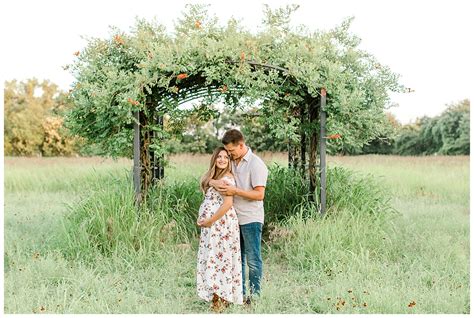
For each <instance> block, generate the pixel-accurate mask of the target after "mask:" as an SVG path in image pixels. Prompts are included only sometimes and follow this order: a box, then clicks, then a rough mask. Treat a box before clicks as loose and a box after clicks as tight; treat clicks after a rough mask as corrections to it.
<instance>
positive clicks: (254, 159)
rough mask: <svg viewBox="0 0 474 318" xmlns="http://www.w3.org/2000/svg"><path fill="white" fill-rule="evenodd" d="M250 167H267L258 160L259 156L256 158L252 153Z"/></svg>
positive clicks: (260, 159)
mask: <svg viewBox="0 0 474 318" xmlns="http://www.w3.org/2000/svg"><path fill="white" fill-rule="evenodd" d="M251 166H257V167H262V166H264V167H265V168H266V167H267V165H266V164H265V162H264V161H263V160H262V158H260V157H259V156H257V155H256V154H254V153H252V158H251Z"/></svg>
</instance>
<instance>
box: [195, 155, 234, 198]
mask: <svg viewBox="0 0 474 318" xmlns="http://www.w3.org/2000/svg"><path fill="white" fill-rule="evenodd" d="M221 151H225V152H226V153H227V156H229V153H228V152H227V150H225V148H224V147H217V148H216V149H215V150H214V153H213V154H212V157H211V162H210V164H209V170H208V171H207V172H206V173H205V174H204V175H203V176H202V178H201V191H202V192H204V193H206V192H207V189H209V181H210V180H211V179H214V180H218V179H220V178H222V177H223V176H224V175H225V174H226V173H229V172H232V165H231V163H230V156H229V163H228V164H227V167H226V168H225V169H220V168H218V167H217V166H216V161H217V156H218V155H219V153H220V152H221Z"/></svg>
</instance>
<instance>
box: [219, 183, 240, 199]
mask: <svg viewBox="0 0 474 318" xmlns="http://www.w3.org/2000/svg"><path fill="white" fill-rule="evenodd" d="M216 190H217V189H216ZM219 193H220V194H222V195H227V196H231V195H236V194H237V188H236V187H234V186H230V185H229V186H224V187H222V191H219Z"/></svg>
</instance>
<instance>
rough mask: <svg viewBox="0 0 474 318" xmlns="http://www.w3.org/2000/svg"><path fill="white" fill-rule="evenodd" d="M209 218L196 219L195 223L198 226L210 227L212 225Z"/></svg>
mask: <svg viewBox="0 0 474 318" xmlns="http://www.w3.org/2000/svg"><path fill="white" fill-rule="evenodd" d="M212 223H213V222H211V219H205V220H198V221H197V225H198V226H199V227H211V226H212Z"/></svg>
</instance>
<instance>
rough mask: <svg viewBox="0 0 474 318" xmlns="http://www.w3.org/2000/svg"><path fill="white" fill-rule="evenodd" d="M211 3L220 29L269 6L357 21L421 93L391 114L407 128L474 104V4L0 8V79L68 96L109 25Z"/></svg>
mask: <svg viewBox="0 0 474 318" xmlns="http://www.w3.org/2000/svg"><path fill="white" fill-rule="evenodd" d="M196 2H200V3H209V4H211V6H210V12H211V13H215V14H216V15H217V16H218V17H219V19H220V20H221V22H225V21H227V20H228V18H229V17H231V16H234V17H236V18H239V19H241V20H242V22H243V24H244V25H245V26H246V27H247V28H249V29H251V30H257V28H258V27H259V25H260V22H261V20H262V16H263V15H262V11H263V3H269V4H270V6H271V7H278V6H279V5H283V4H288V3H297V4H299V5H300V8H299V10H298V11H297V12H296V13H295V14H294V18H293V24H294V25H299V24H304V25H306V26H308V27H309V28H311V29H323V30H324V29H330V28H333V27H334V26H336V25H337V24H339V23H340V22H341V21H342V20H343V19H344V18H345V17H349V16H354V17H355V20H354V22H353V24H352V29H351V31H352V32H353V33H355V34H356V35H357V36H359V37H360V38H361V39H362V44H361V47H362V48H363V49H365V50H367V51H369V52H370V53H372V54H373V55H375V57H376V58H377V59H378V60H379V61H380V62H381V63H383V64H386V65H388V66H390V68H391V69H392V70H393V71H394V72H396V73H398V74H400V75H401V83H402V84H404V85H405V86H406V87H410V88H413V89H414V90H415V92H414V93H410V94H394V95H392V102H393V103H396V104H398V105H399V106H398V107H394V108H391V109H390V111H391V112H392V113H394V114H395V116H396V117H397V119H398V120H400V121H401V122H402V123H408V122H413V121H414V120H415V118H416V117H421V116H423V115H428V116H435V115H438V114H440V113H441V112H442V111H443V110H444V109H445V108H446V106H445V105H446V104H449V103H453V102H457V101H459V100H461V99H464V98H471V97H472V91H473V90H472V88H473V82H472V71H473V63H472V56H474V54H473V50H472V48H471V47H472V41H473V38H474V36H473V31H472V30H474V23H473V22H472V20H473V18H472V14H473V9H472V8H473V5H472V4H471V3H473V1H468V0H465V1H458V0H451V1H421V0H420V1H415V0H409V1H405V0H396V1H392V0H386V1H375V0H374V1H355V0H353V1H343V0H331V1H319V0H311V1H290V2H289V1H263V2H262V1H239V0H234V1H223V0H221V1H204V2H202V1H180V0H173V1H156V0H155V1H151V0H133V1H131V0H129V1H123V0H113V1H111V0H94V1H91V0H81V1H67V0H65V1H51V0H41V1H39V0H38V1H33V0H29V1H25V0H5V1H1V2H0V3H1V4H0V7H1V23H2V43H3V45H2V47H3V48H2V49H1V60H2V69H1V79H2V83H3V81H4V80H12V79H18V80H24V79H27V78H32V77H36V78H38V79H40V80H41V79H49V80H51V81H52V82H54V83H56V84H58V85H59V86H60V87H61V88H62V89H64V90H67V89H69V86H70V85H71V83H72V82H73V80H74V79H73V77H72V76H71V75H70V74H69V73H68V72H67V71H64V70H63V69H62V66H63V65H66V64H68V63H71V62H72V61H73V58H74V55H73V53H74V52H75V51H79V50H81V49H82V48H84V46H85V45H86V41H85V40H83V39H82V38H81V36H94V37H108V35H109V26H117V27H119V28H120V29H122V30H125V31H128V30H129V28H130V27H131V26H132V25H133V24H134V20H135V17H140V18H146V19H149V20H151V19H153V18H156V19H157V21H158V22H160V23H163V24H164V25H166V26H168V28H169V29H172V27H173V21H175V20H176V19H177V18H178V17H179V16H180V14H181V12H182V11H183V9H184V6H185V3H196Z"/></svg>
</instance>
